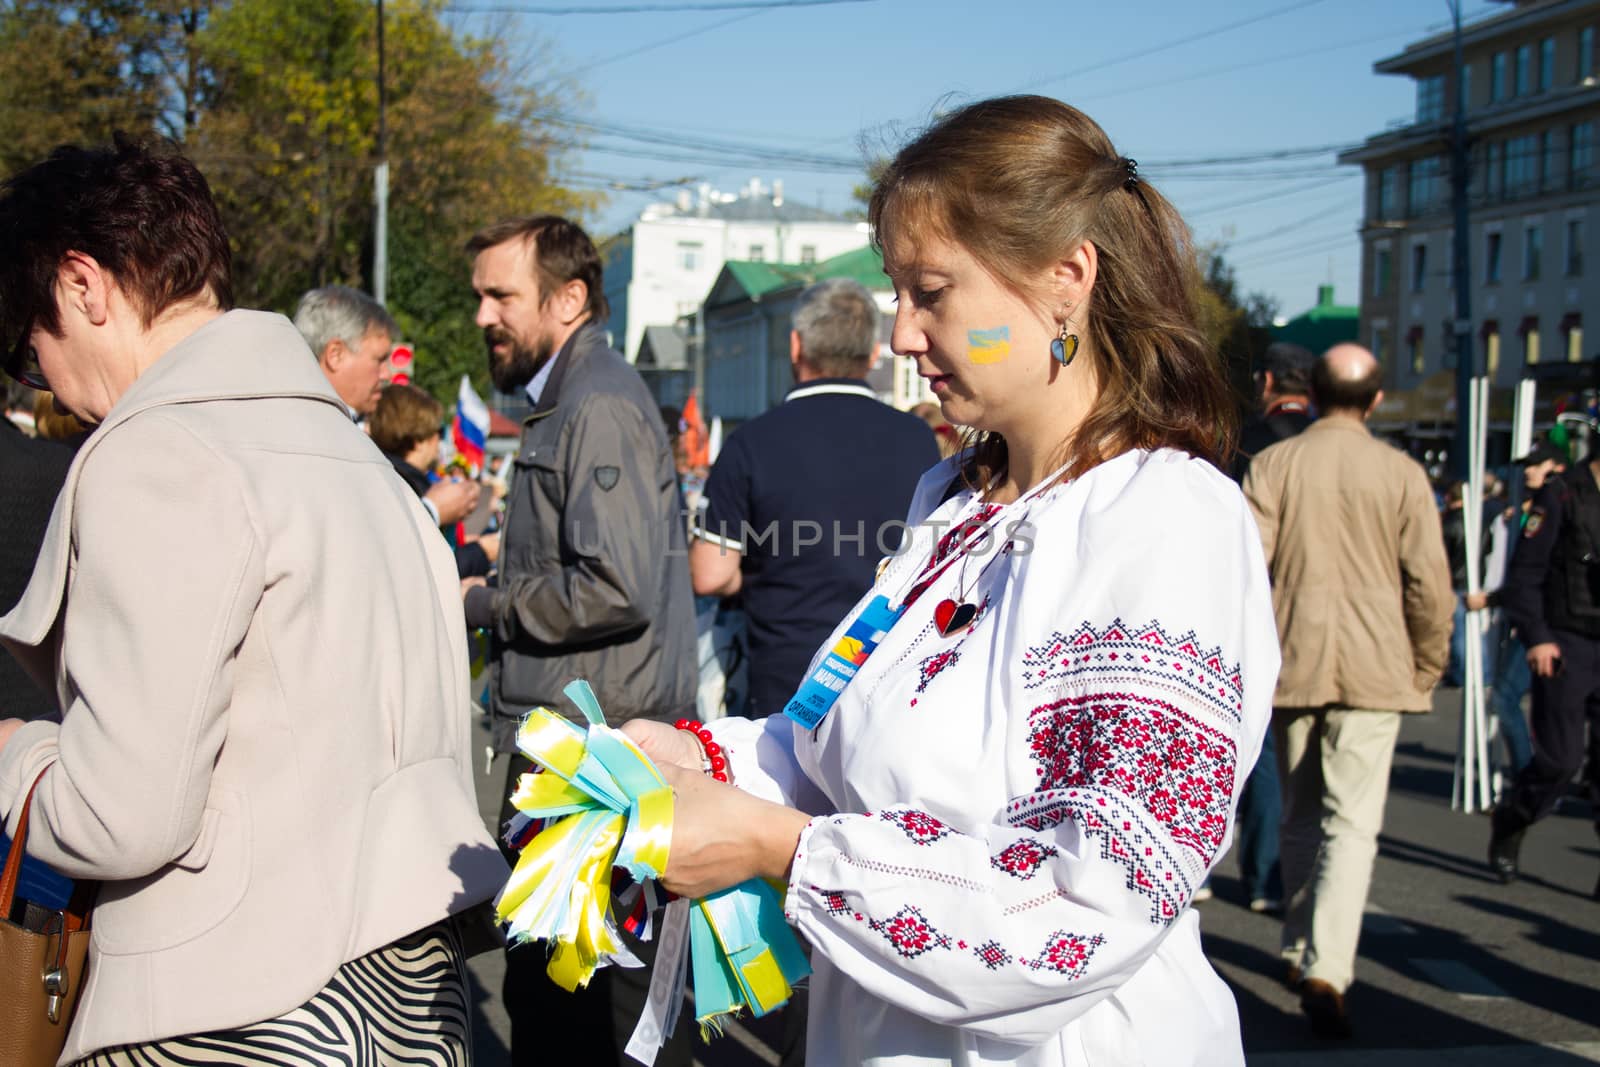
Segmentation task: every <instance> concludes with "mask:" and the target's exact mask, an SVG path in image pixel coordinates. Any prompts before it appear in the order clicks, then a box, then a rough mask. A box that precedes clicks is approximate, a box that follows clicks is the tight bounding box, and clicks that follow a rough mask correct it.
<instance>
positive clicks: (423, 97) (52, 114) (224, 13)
mask: <svg viewBox="0 0 1600 1067" xmlns="http://www.w3.org/2000/svg"><path fill="white" fill-rule="evenodd" d="M384 27H385V34H384V45H385V62H384V67H385V71H384V82H385V89H386V92H385V109H384V111H385V123H384V125H385V129H386V131H387V138H386V142H387V143H386V146H385V147H386V152H385V156H386V158H387V159H388V160H389V163H390V194H389V261H390V275H389V286H388V293H387V298H388V304H389V307H390V310H391V311H392V312H394V314H395V316H396V318H397V319H398V320H399V322H400V324H401V326H402V327H403V329H404V330H405V332H406V340H408V341H411V342H412V343H413V344H414V345H415V346H416V349H417V355H418V362H417V364H416V368H417V380H418V383H419V384H421V385H422V386H423V387H424V388H427V389H429V390H430V391H431V392H433V393H434V394H435V395H436V396H438V397H439V398H440V399H441V400H445V401H450V400H452V399H453V397H454V395H455V391H456V383H457V382H458V381H459V379H460V375H461V374H462V373H468V374H470V375H471V376H472V378H473V380H474V382H475V383H476V384H477V386H478V387H479V388H480V390H481V389H483V388H486V385H487V378H488V375H487V369H486V366H487V365H486V360H485V357H484V352H483V345H482V342H481V340H480V339H479V337H478V333H477V330H476V328H475V327H474V326H473V324H472V317H473V303H474V302H473V297H472V292H471V285H470V264H469V263H468V262H467V258H466V255H465V252H464V251H463V244H464V242H465V241H466V239H467V237H468V236H469V235H470V234H471V233H472V232H473V231H474V230H476V229H477V228H479V227H481V226H483V225H485V224H487V223H489V222H492V221H495V220H497V219H500V218H504V217H508V216H512V215H520V214H529V213H533V212H540V211H552V212H558V213H562V214H569V215H579V216H581V215H583V214H584V213H586V212H587V211H589V210H592V209H593V208H594V207H595V206H596V202H595V198H594V197H593V195H590V194H577V193H573V192H571V191H569V190H567V189H565V188H563V187H561V186H560V185H559V184H558V182H557V181H556V180H555V178H554V176H553V167H554V165H555V163H556V161H557V158H558V156H559V154H560V152H561V151H562V150H564V148H565V147H567V145H568V144H569V142H568V141H567V140H566V139H565V137H563V138H562V139H561V140H560V141H559V142H558V141H556V140H554V139H552V137H551V136H550V134H549V132H548V126H547V124H545V123H544V122H542V121H541V115H542V114H544V113H545V112H546V111H547V110H549V108H550V102H549V101H548V100H547V98H546V96H545V95H543V94H541V93H540V92H537V91H535V90H534V89H532V88H531V87H530V86H529V84H528V82H527V81H526V80H525V79H524V78H523V77H522V76H521V73H522V71H524V70H529V69H540V65H538V64H536V63H533V62H528V60H529V59H530V58H532V57H527V56H513V55H511V54H509V53H508V52H507V50H506V46H505V44H504V41H506V40H507V39H508V37H507V36H503V35H496V36H495V37H494V38H493V39H488V38H474V37H471V36H468V35H466V34H463V33H461V32H459V31H457V30H456V29H455V28H453V27H452V26H451V25H450V24H449V23H448V22H447V21H446V16H445V7H444V5H443V4H442V3H441V2H439V0H387V2H386V3H385V20H384ZM0 48H4V49H5V52H6V54H7V60H6V62H5V64H4V65H3V66H0V173H10V172H11V171H13V170H15V169H17V168H19V167H21V166H25V165H27V164H29V163H31V162H33V161H34V160H37V159H38V158H40V157H41V156H43V155H44V154H45V153H46V152H47V151H48V150H49V149H50V148H51V147H53V146H54V145H56V144H60V143H63V142H68V141H76V142H80V143H93V142H103V141H105V140H107V139H109V137H110V134H111V133H112V132H113V131H114V130H126V131H128V132H131V133H134V134H136V135H143V136H150V135H160V136H167V137H171V138H173V139H174V140H177V141H179V142H180V143H182V144H183V147H184V150H185V151H186V152H187V153H188V154H189V155H190V156H191V157H192V158H193V159H194V160H195V161H196V162H197V163H198V164H199V165H200V167H201V169H202V170H203V171H204V173H205V174H206V177H207V179H208V180H209V181H210V182H211V186H212V189H213V191H214V193H215V194H216V197H217V200H218V203H219V204H220V205H221V208H222V211H223V216H224V219H225V220H226V222H227V225H228V229H229V233H230V234H231V236H232V239H233V244H234V276H235V294H236V296H237V298H238V301H239V303H240V304H241V305H243V306H250V307H262V308H268V309H271V310H277V311H283V312H286V313H287V312H290V311H292V310H293V308H294V305H295V303H296V301H297V300H298V299H299V297H300V295H301V294H302V293H303V292H305V291H306V290H307V289H310V288H313V287H316V286H319V285H327V284H332V283H343V284H347V285H354V286H357V287H360V288H362V289H365V290H367V291H369V292H370V291H372V289H373V279H372V277H371V269H372V235H373V229H374V211H375V209H374V196H373V169H374V167H375V165H376V164H377V162H378V159H379V144H378V125H379V122H378V110H379V109H378V84H377V80H378V49H377V18H376V8H375V5H374V4H373V3H372V0H144V2H142V3H141V2H135V0H10V4H9V6H3V5H0ZM549 92H550V93H551V94H555V93H558V92H559V94H560V95H561V97H562V101H561V103H562V104H563V105H564V106H566V107H569V108H570V106H571V104H572V99H571V97H572V96H573V95H575V91H574V90H572V89H571V88H570V87H567V86H560V87H556V88H554V89H551V90H549Z"/></svg>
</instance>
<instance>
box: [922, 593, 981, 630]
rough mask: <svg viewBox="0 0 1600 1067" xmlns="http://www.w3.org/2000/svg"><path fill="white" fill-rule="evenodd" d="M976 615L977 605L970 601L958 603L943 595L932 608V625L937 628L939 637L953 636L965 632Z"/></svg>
mask: <svg viewBox="0 0 1600 1067" xmlns="http://www.w3.org/2000/svg"><path fill="white" fill-rule="evenodd" d="M977 617H978V605H976V604H974V603H972V602H971V601H963V602H961V603H959V604H958V603H956V602H955V601H954V600H951V599H950V598H949V597H945V598H944V599H943V600H941V601H939V603H938V604H936V605H934V608H933V625H934V626H935V627H936V628H937V629H938V631H939V636H940V637H954V636H955V635H956V634H959V633H963V632H965V631H966V630H967V629H968V628H969V627H970V626H971V625H972V623H973V620H975V619H977Z"/></svg>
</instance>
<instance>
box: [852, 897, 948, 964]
mask: <svg viewBox="0 0 1600 1067" xmlns="http://www.w3.org/2000/svg"><path fill="white" fill-rule="evenodd" d="M867 925H868V926H869V927H871V928H872V929H874V930H876V931H877V932H878V933H880V934H882V935H883V936H884V939H885V940H887V941H888V942H889V944H891V945H893V946H894V950H895V951H896V952H898V953H899V954H900V955H902V956H904V957H905V958H906V959H908V960H914V959H916V958H917V957H918V956H920V955H922V954H923V953H924V952H930V951H932V950H933V949H936V948H949V947H950V938H949V937H947V936H946V935H944V934H942V933H940V932H939V931H938V930H935V929H934V928H933V924H931V923H930V922H928V920H927V919H926V918H925V917H924V916H923V914H922V912H920V911H918V910H917V909H916V908H913V907H911V906H910V905H909V904H908V905H906V906H905V907H903V908H901V909H900V910H899V911H897V912H895V913H894V914H893V915H891V916H890V917H889V918H887V919H884V920H883V921H881V922H880V921H878V920H877V919H872V920H869V921H868V923H867Z"/></svg>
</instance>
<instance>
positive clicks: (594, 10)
mask: <svg viewBox="0 0 1600 1067" xmlns="http://www.w3.org/2000/svg"><path fill="white" fill-rule="evenodd" d="M874 2H875V0H770V2H768V3H758V2H754V0H706V2H704V3H677V4H596V5H593V6H573V5H563V6H552V5H545V4H446V5H445V10H446V11H456V12H460V13H461V14H464V15H654V14H668V13H672V12H684V11H755V12H760V11H777V10H779V9H781V8H786V7H826V6H829V5H832V4H870V3H874Z"/></svg>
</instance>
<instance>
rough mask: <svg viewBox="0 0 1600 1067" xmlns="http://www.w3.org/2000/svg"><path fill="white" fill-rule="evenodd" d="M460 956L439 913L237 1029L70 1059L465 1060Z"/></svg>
mask: <svg viewBox="0 0 1600 1067" xmlns="http://www.w3.org/2000/svg"><path fill="white" fill-rule="evenodd" d="M471 1062H472V1024H471V1020H470V1017H469V1015H468V992H467V974H466V961H465V957H464V955H463V953H462V951H461V940H460V938H459V936H458V935H457V933H456V928H455V924H454V923H452V922H450V921H449V920H446V921H444V922H439V923H435V924H433V925H432V926H429V927H426V928H424V929H422V930H419V931H417V932H416V933H414V934H412V935H410V936H409V937H403V938H401V939H400V940H398V941H395V942H394V943H392V944H390V945H388V946H386V947H384V948H380V949H378V950H377V951H376V952H371V953H368V954H367V955H365V956H362V957H361V958H360V959H358V960H352V961H351V962H349V963H346V964H345V965H344V966H342V967H340V968H339V970H338V972H337V973H335V974H334V976H333V979H332V980H331V981H329V982H328V984H327V985H326V986H324V987H323V988H322V991H321V992H319V993H318V994H317V995H316V996H314V997H312V998H311V999H310V1000H308V1001H306V1002H305V1003H304V1004H302V1005H300V1007H298V1008H296V1009H294V1010H293V1011H291V1012H289V1013H288V1014H287V1015H280V1016H279V1017H278V1018H276V1019H268V1020H267V1021H265V1022H260V1023H252V1024H251V1025H249V1026H242V1027H240V1028H238V1029H236V1030H222V1031H216V1032H214V1033H209V1034H191V1035H187V1036H184V1037H173V1038H167V1039H165V1040H162V1041H153V1042H150V1043H149V1044H143V1045H121V1046H118V1047H116V1048H107V1049H101V1050H100V1051H98V1052H96V1053H94V1054H93V1055H91V1056H89V1057H88V1058H86V1059H82V1060H79V1061H78V1063H77V1065H76V1067H195V1065H199V1064H257V1065H261V1067H387V1065H390V1064H400V1063H404V1064H406V1065H407V1067H467V1065H468V1064H470V1063H471Z"/></svg>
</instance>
